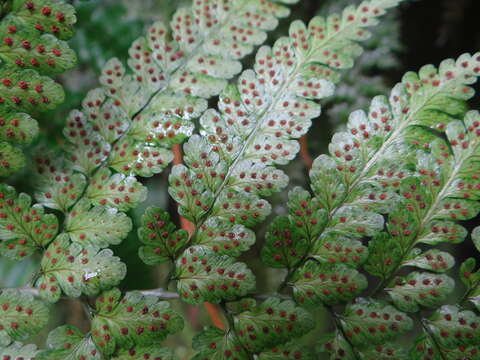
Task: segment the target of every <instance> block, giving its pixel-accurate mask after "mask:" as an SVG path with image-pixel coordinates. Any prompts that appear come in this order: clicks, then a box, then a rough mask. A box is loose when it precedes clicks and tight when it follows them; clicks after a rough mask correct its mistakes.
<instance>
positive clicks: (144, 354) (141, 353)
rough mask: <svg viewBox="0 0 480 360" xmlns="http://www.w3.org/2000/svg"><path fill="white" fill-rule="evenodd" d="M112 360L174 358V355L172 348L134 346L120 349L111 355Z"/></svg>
mask: <svg viewBox="0 0 480 360" xmlns="http://www.w3.org/2000/svg"><path fill="white" fill-rule="evenodd" d="M112 359H113V360H136V359H161V360H175V359H176V357H175V355H174V353H173V351H172V350H170V349H166V348H161V347H158V345H153V346H136V347H134V348H132V349H129V350H121V351H119V352H118V354H117V355H116V356H114V357H112Z"/></svg>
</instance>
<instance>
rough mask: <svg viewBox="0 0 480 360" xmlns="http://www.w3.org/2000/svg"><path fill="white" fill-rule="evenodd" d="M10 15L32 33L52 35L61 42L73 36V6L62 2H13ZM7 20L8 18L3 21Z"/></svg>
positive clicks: (50, 0)
mask: <svg viewBox="0 0 480 360" xmlns="http://www.w3.org/2000/svg"><path fill="white" fill-rule="evenodd" d="M11 15H14V17H15V18H16V19H18V20H19V21H21V22H22V24H23V25H25V26H26V27H28V28H29V29H31V30H32V31H33V30H34V29H35V30H36V31H38V32H40V33H49V34H53V35H55V36H56V37H58V38H59V39H62V40H68V39H69V38H71V37H72V36H73V25H74V24H75V22H76V17H75V10H74V8H73V6H71V5H69V4H66V3H64V2H63V1H52V0H30V1H26V0H14V1H13V4H12V14H11ZM8 20H10V18H7V19H5V21H8ZM38 24H40V25H41V28H40V26H38Z"/></svg>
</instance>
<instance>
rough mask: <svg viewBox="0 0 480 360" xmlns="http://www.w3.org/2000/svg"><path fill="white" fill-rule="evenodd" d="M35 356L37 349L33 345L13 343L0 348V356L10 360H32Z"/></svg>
mask: <svg viewBox="0 0 480 360" xmlns="http://www.w3.org/2000/svg"><path fill="white" fill-rule="evenodd" d="M37 354H38V351H37V347H36V346H35V345H33V344H28V345H23V344H22V343H19V342H15V343H13V344H11V345H9V346H7V347H2V346H0V356H2V357H3V358H7V359H11V360H19V359H23V360H32V359H34V358H35V357H36V356H37Z"/></svg>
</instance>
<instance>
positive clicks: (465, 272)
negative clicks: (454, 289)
mask: <svg viewBox="0 0 480 360" xmlns="http://www.w3.org/2000/svg"><path fill="white" fill-rule="evenodd" d="M479 230H480V227H476V228H475V229H473V231H472V240H473V243H474V245H475V247H476V248H477V250H479V251H480V240H479V239H480V231H479ZM476 265H477V263H476V261H475V259H474V258H469V259H467V260H466V261H465V262H464V263H463V264H462V265H461V266H460V278H461V280H462V281H463V283H464V284H465V285H466V286H467V289H468V293H467V299H468V300H469V301H471V302H472V303H473V304H474V305H475V306H476V307H477V309H480V271H479V270H477V271H476V272H474V270H475V268H476Z"/></svg>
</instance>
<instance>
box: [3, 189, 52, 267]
mask: <svg viewBox="0 0 480 360" xmlns="http://www.w3.org/2000/svg"><path fill="white" fill-rule="evenodd" d="M0 206H1V212H0V238H1V240H0V249H1V250H2V255H5V256H8V257H10V258H12V259H20V258H23V257H25V256H28V255H31V254H32V253H33V252H34V251H35V250H37V249H42V248H45V247H46V246H47V245H48V244H49V243H50V242H51V241H52V240H53V239H54V238H55V235H56V234H57V232H58V219H57V217H56V216H55V215H53V214H45V213H44V208H43V207H42V206H40V205H33V206H31V198H30V196H28V195H27V194H24V193H21V194H20V195H18V196H17V194H16V191H15V189H14V188H13V187H11V186H8V185H5V184H1V185H0Z"/></svg>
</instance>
